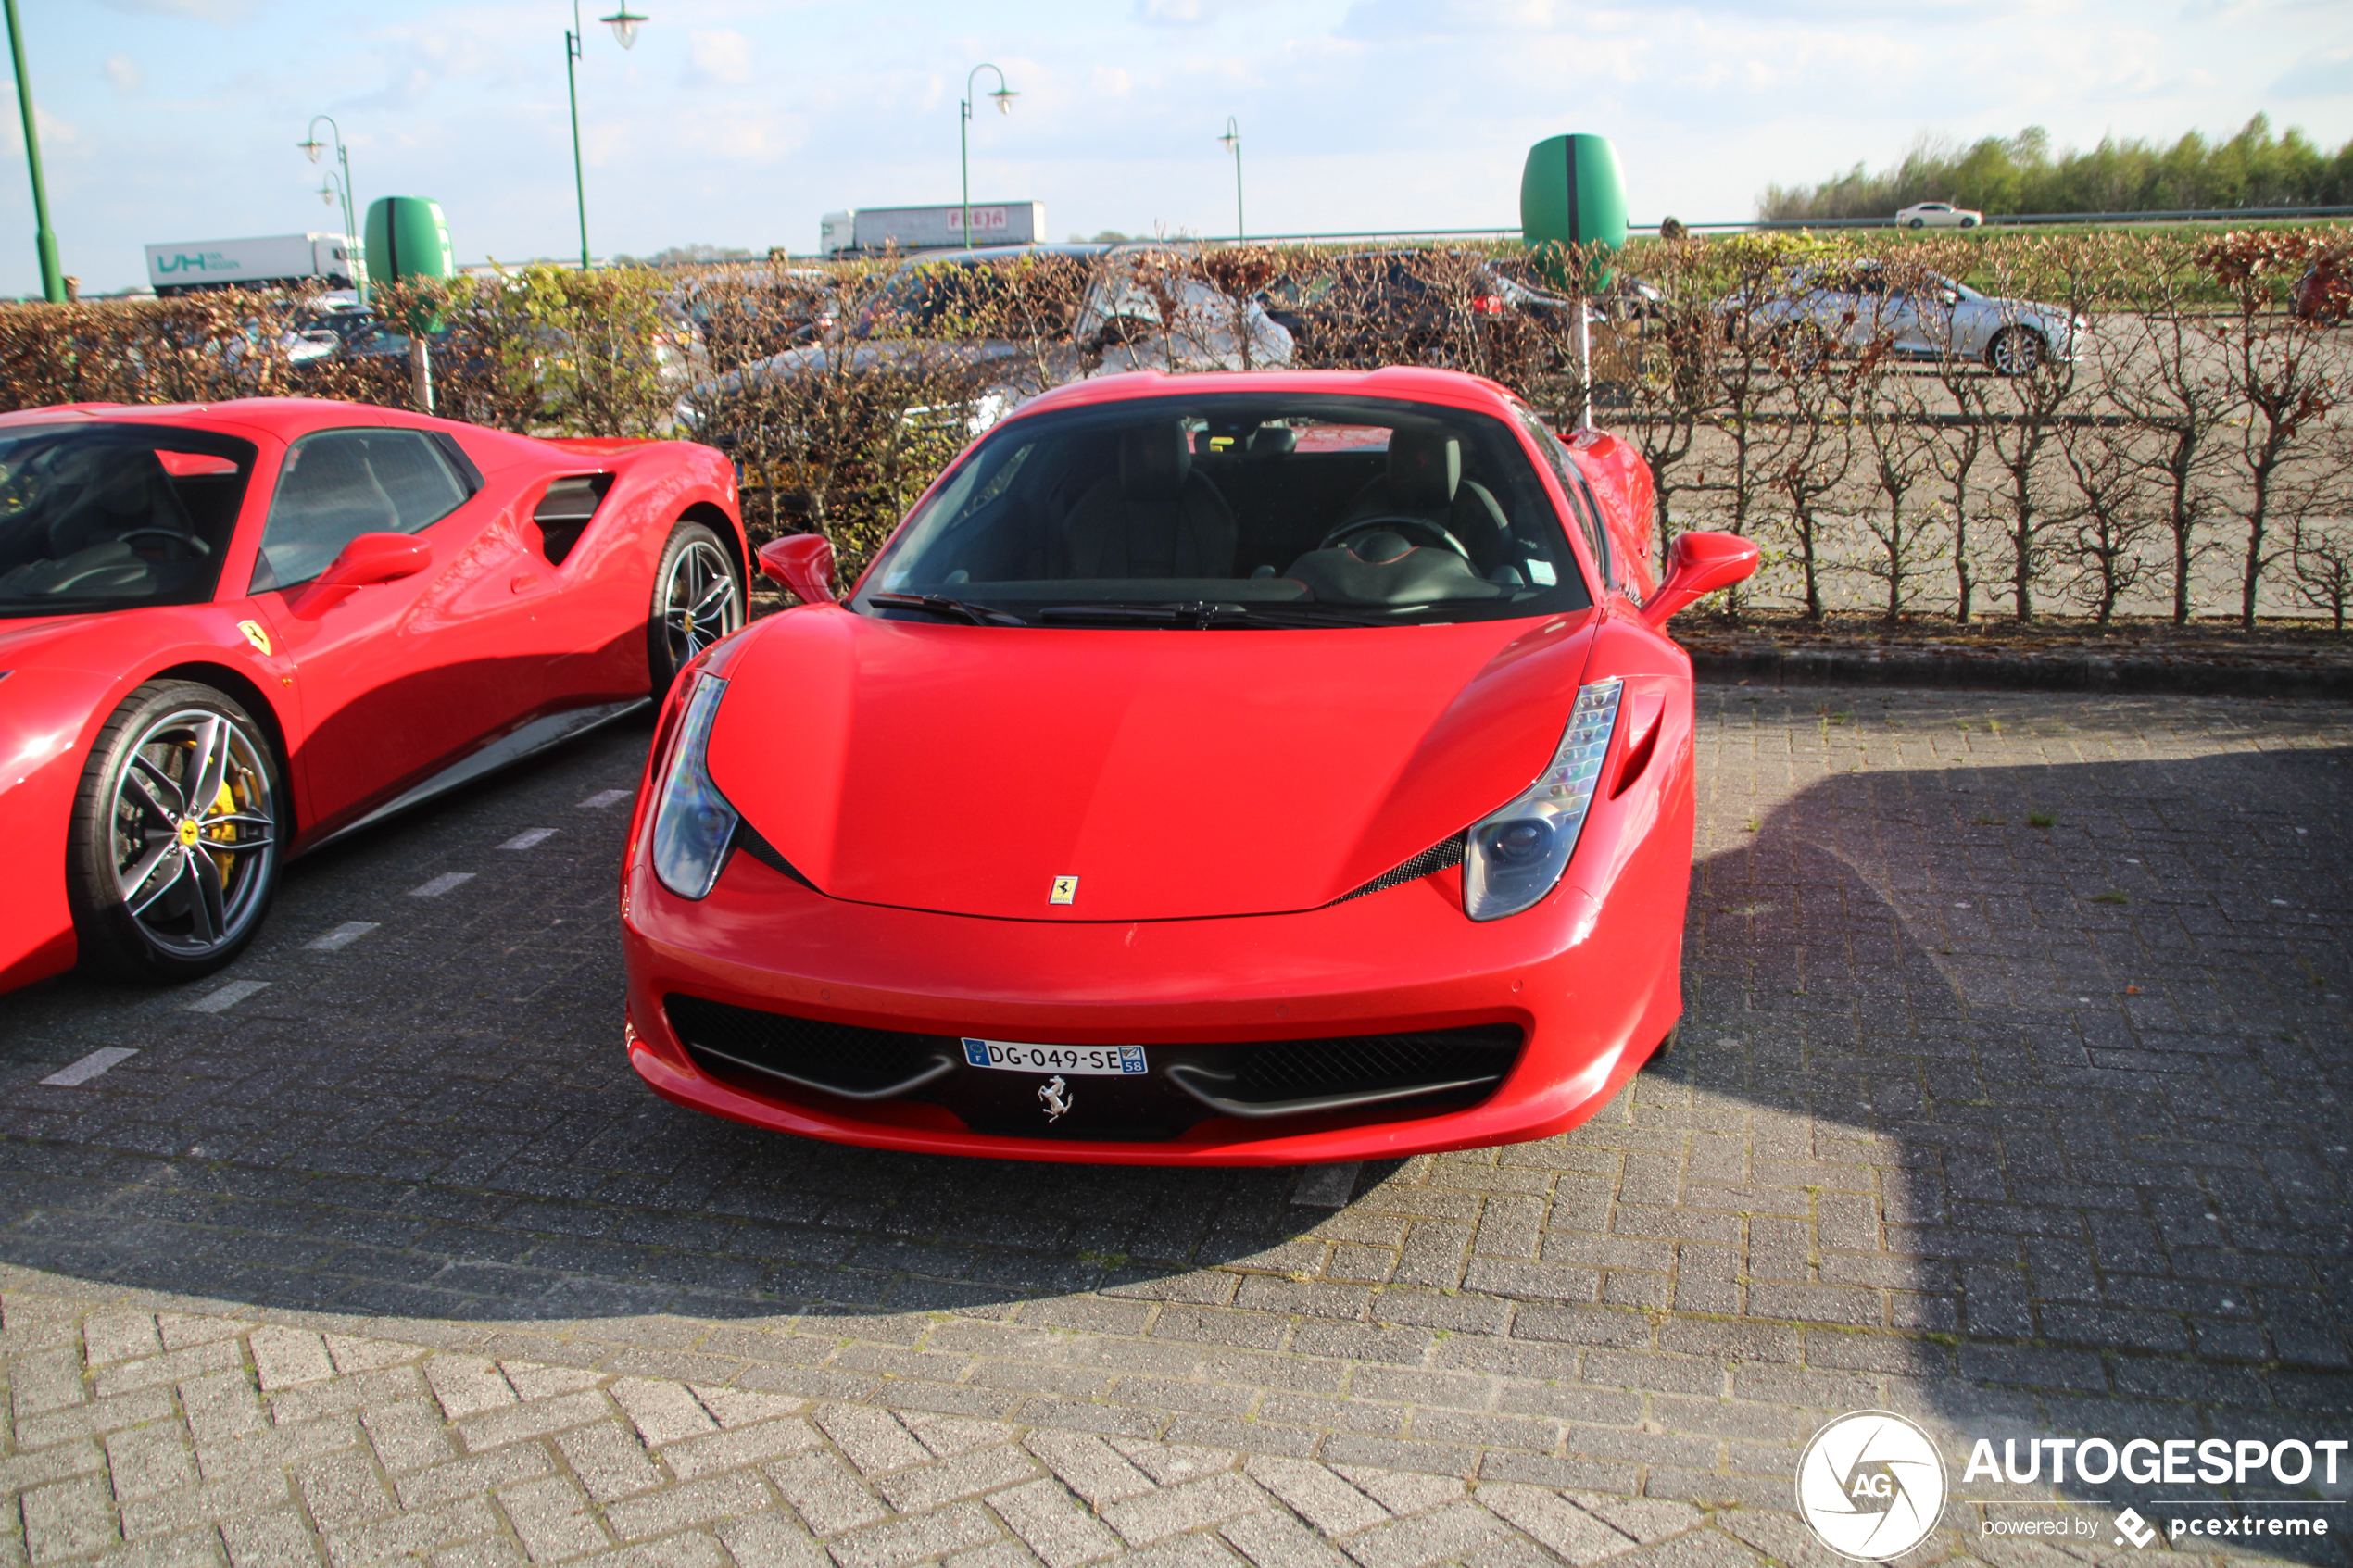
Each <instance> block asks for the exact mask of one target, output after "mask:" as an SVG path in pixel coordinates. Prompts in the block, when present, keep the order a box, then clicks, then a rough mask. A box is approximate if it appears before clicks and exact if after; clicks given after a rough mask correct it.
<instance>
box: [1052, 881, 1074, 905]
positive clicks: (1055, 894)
mask: <svg viewBox="0 0 2353 1568" xmlns="http://www.w3.org/2000/svg"><path fill="white" fill-rule="evenodd" d="M1046 902H1048V903H1049V904H1076V902H1078V879H1077V878H1076V877H1075V876H1058V877H1056V878H1054V890H1053V891H1052V892H1051V893H1049V894H1048V895H1046Z"/></svg>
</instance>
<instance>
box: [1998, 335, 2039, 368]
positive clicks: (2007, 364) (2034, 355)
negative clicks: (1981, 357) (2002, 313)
mask: <svg viewBox="0 0 2353 1568" xmlns="http://www.w3.org/2000/svg"><path fill="white" fill-rule="evenodd" d="M1993 360H1994V369H1995V370H1999V371H2000V372H2001V373H2002V374H2004V375H2006V376H2022V375H2024V374H2026V373H2027V372H2028V371H2029V370H2032V369H2033V368H2034V367H2035V366H2037V365H2039V364H2041V363H2042V362H2043V343H2042V340H2041V339H2040V338H2037V337H2036V336H2035V335H2034V334H2033V333H2032V332H2028V331H2027V330H2026V329H2024V328H2023V327H2012V328H2010V329H2008V330H2007V332H2003V333H2002V334H2001V335H2000V336H1999V337H1997V338H1995V339H1994V347H1993Z"/></svg>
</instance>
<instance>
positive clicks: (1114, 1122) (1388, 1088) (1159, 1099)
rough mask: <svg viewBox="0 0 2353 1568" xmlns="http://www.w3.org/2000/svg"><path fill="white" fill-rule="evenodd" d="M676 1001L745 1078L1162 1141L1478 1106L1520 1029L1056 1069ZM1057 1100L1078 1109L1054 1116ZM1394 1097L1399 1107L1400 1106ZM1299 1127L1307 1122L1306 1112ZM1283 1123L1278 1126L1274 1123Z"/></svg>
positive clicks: (678, 1027)
mask: <svg viewBox="0 0 2353 1568" xmlns="http://www.w3.org/2000/svg"><path fill="white" fill-rule="evenodd" d="M662 1009H663V1011H664V1012H665V1013H666V1014H667V1016H668V1017H669V1020H670V1025H671V1028H672V1029H673V1031H675V1032H676V1034H677V1035H678V1038H679V1040H680V1042H681V1043H683V1044H684V1045H685V1046H686V1049H687V1051H688V1053H689V1054H691V1055H692V1056H693V1057H694V1059H695V1060H696V1061H697V1062H698V1063H699V1064H700V1065H701V1066H702V1067H703V1068H704V1069H705V1070H707V1071H709V1072H711V1073H714V1074H716V1075H718V1076H720V1077H723V1078H726V1079H729V1080H731V1081H733V1082H735V1083H736V1084H738V1085H742V1086H744V1087H747V1088H750V1089H754V1090H761V1089H762V1088H763V1083H762V1081H763V1080H765V1081H766V1082H765V1084H764V1091H765V1092H768V1093H774V1092H775V1091H776V1087H777V1085H780V1084H781V1085H792V1086H793V1087H796V1088H799V1089H805V1090H815V1091H818V1092H821V1093H823V1094H826V1095H832V1096H838V1097H840V1098H847V1099H852V1100H866V1101H877V1100H891V1099H906V1100H914V1101H925V1102H929V1103H931V1104H935V1105H938V1106H942V1107H944V1108H946V1109H947V1110H950V1111H952V1112H954V1113H955V1115H956V1116H957V1117H958V1118H959V1119H960V1120H962V1121H963V1123H964V1124H965V1125H966V1126H968V1127H970V1128H972V1129H973V1130H974V1131H975V1132H982V1133H990V1134H995V1135H1000V1136H1006V1137H1024V1138H1051V1139H1067V1138H1085V1139H1100V1140H1103V1141H1108V1142H1123V1143H1124V1142H1138V1143H1142V1142H1157V1141H1161V1140H1164V1139H1168V1138H1174V1137H1180V1136H1182V1135H1184V1133H1185V1131H1186V1129H1188V1128H1189V1127H1191V1126H1193V1125H1194V1124H1195V1123H1199V1122H1202V1121H1203V1120H1205V1119H1207V1118H1209V1117H1212V1116H1224V1117H1234V1118H1239V1119H1241V1120H1243V1121H1246V1122H1258V1121H1266V1122H1272V1123H1279V1122H1281V1121H1282V1120H1283V1119H1285V1118H1295V1117H1300V1116H1305V1115H1310V1114H1320V1115H1325V1116H1331V1115H1343V1116H1345V1115H1350V1114H1355V1113H1359V1112H1361V1113H1362V1114H1363V1116H1364V1118H1365V1119H1373V1118H1376V1117H1378V1116H1385V1115H1395V1114H1412V1115H1419V1116H1426V1115H1432V1114H1435V1113H1437V1112H1438V1111H1441V1110H1450V1109H1458V1108H1460V1107H1463V1106H1466V1105H1472V1104H1476V1103H1478V1101H1479V1100H1482V1099H1484V1098H1487V1096H1488V1095H1490V1094H1491V1093H1493V1092H1494V1090H1495V1088H1496V1086H1497V1085H1500V1084H1501V1083H1502V1082H1503V1081H1504V1078H1505V1077H1507V1076H1509V1074H1510V1073H1511V1070H1512V1068H1513V1066H1514V1065H1515V1064H1516V1062H1517V1060H1518V1059H1519V1052H1520V1047H1521V1044H1522V1040H1523V1036H1522V1034H1521V1032H1520V1030H1519V1029H1518V1028H1517V1027H1516V1025H1513V1024H1508V1023H1483V1024H1474V1025H1471V1026H1469V1027H1466V1028H1458V1029H1430V1030H1421V1031H1409V1032H1406V1033H1402V1034H1392V1035H1343V1036H1337V1037H1331V1036H1327V1037H1326V1038H1322V1039H1312V1040H1244V1041H1231V1042H1202V1043H1178V1044H1173V1045H1172V1044H1155V1045H1149V1046H1146V1047H1144V1048H1145V1051H1146V1052H1147V1054H1148V1056H1149V1059H1150V1060H1151V1072H1150V1073H1138V1074H1135V1075H1133V1076H1128V1075H1125V1074H1114V1075H1110V1076H1079V1077H1075V1078H1072V1079H1069V1080H1067V1081H1065V1082H1063V1085H1062V1086H1061V1088H1060V1089H1059V1090H1057V1091H1056V1092H1055V1094H1054V1096H1053V1097H1052V1101H1051V1102H1050V1101H1049V1100H1048V1099H1047V1098H1044V1097H1043V1096H1041V1085H1045V1084H1047V1083H1048V1081H1049V1080H1050V1079H1051V1078H1052V1077H1053V1076H1054V1075H1053V1074H1051V1073H1013V1072H1002V1071H999V1070H996V1069H990V1068H974V1067H970V1066H968V1065H966V1064H965V1062H964V1060H963V1048H962V1044H961V1041H960V1040H959V1039H958V1038H957V1037H956V1036H953V1035H917V1034H912V1033H909V1032H905V1031H900V1030H895V1029H872V1028H866V1027H863V1026H862V1025H858V1024H850V1023H833V1022H826V1021H824V1020H822V1019H814V1018H799V1017H795V1016H793V1015H792V1014H789V1013H777V1012H765V1011H761V1010H757V1009H753V1008H741V1007H733V1006H730V1005H728V1004H726V1003H724V1002H714V1001H709V1000H706V999H705V998H703V997H689V996H683V995H678V994H675V993H673V994H672V995H670V996H667V997H663V998H662ZM1052 1103H1066V1104H1067V1105H1068V1109H1067V1110H1062V1111H1055V1112H1053V1113H1052V1114H1051V1115H1050V1114H1048V1112H1049V1110H1051V1104H1052ZM1391 1108H1394V1109H1391ZM1293 1124H1294V1125H1295V1124H1296V1123H1293ZM1280 1130H1282V1129H1281V1128H1280V1127H1279V1126H1270V1127H1269V1128H1268V1131H1269V1133H1274V1132H1277V1131H1280Z"/></svg>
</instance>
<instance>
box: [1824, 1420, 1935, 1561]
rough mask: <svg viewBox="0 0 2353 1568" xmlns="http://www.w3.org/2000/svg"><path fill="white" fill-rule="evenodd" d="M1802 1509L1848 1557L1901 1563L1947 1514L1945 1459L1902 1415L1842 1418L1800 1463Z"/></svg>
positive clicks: (1830, 1544) (1828, 1544) (1834, 1548)
mask: <svg viewBox="0 0 2353 1568" xmlns="http://www.w3.org/2000/svg"><path fill="white" fill-rule="evenodd" d="M1797 1511H1798V1512H1800V1513H1802V1514H1804V1515H1805V1516H1806V1524H1809V1525H1811V1526H1813V1530H1814V1534H1815V1535H1817V1536H1818V1537H1821V1541H1822V1544H1823V1545H1824V1546H1826V1547H1829V1548H1830V1549H1831V1550H1832V1551H1834V1552H1837V1553H1838V1554H1839V1555H1840V1556H1842V1557H1854V1558H1859V1559H1861V1560H1863V1561H1864V1562H1884V1561H1885V1560H1887V1559H1888V1558H1891V1557H1900V1556H1902V1555H1903V1554H1904V1553H1906V1552H1907V1551H1909V1550H1911V1549H1913V1548H1914V1547H1916V1546H1918V1545H1919V1544H1920V1542H1922V1541H1924V1540H1926V1539H1927V1538H1928V1533H1929V1532H1930V1531H1931V1530H1933V1529H1935V1528H1936V1522H1937V1520H1938V1519H1939V1518H1941V1517H1942V1516H1943V1515H1944V1458H1943V1456H1941V1455H1940V1454H1938V1453H1937V1451H1936V1445H1935V1444H1934V1443H1932V1442H1931V1441H1930V1440H1929V1436H1928V1434H1927V1433H1925V1432H1923V1431H1921V1430H1920V1429H1919V1427H1917V1426H1915V1425H1913V1424H1911V1423H1910V1422H1908V1421H1906V1420H1905V1419H1904V1418H1903V1417H1902V1416H1900V1415H1895V1414H1893V1413H1891V1412H1889V1411H1856V1412H1855V1413H1854V1414H1852V1415H1843V1416H1840V1417H1839V1418H1838V1419H1837V1420H1836V1421H1833V1422H1831V1424H1829V1425H1828V1426H1825V1427H1823V1428H1822V1429H1821V1430H1820V1431H1819V1432H1817V1433H1815V1434H1814V1440H1813V1441H1812V1442H1810V1443H1808V1444H1806V1452H1805V1453H1804V1454H1803V1455H1802V1456H1801V1457H1800V1458H1799V1460H1798V1461H1797Z"/></svg>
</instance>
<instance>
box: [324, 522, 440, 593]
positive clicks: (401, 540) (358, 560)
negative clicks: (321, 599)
mask: <svg viewBox="0 0 2353 1568" xmlns="http://www.w3.org/2000/svg"><path fill="white" fill-rule="evenodd" d="M432 564H433V546H432V545H430V544H428V543H427V542H426V541H424V540H422V539H418V538H414V537H412V536H411V535H409V534H406V533H361V534H357V535H354V536H353V538H352V541H351V543H350V544H348V545H346V546H344V547H343V552H342V554H340V555H338V556H336V557H335V558H334V559H333V560H331V561H329V562H328V563H327V570H326V571H322V572H321V573H320V574H319V576H318V578H317V579H316V585H317V586H319V587H321V588H370V587H373V586H375V585H376V584H377V583H397V582H398V581H400V579H402V578H403V577H414V576H415V575H416V574H417V573H419V572H420V571H423V570H424V569H425V568H427V567H429V566H431V565H432Z"/></svg>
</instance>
